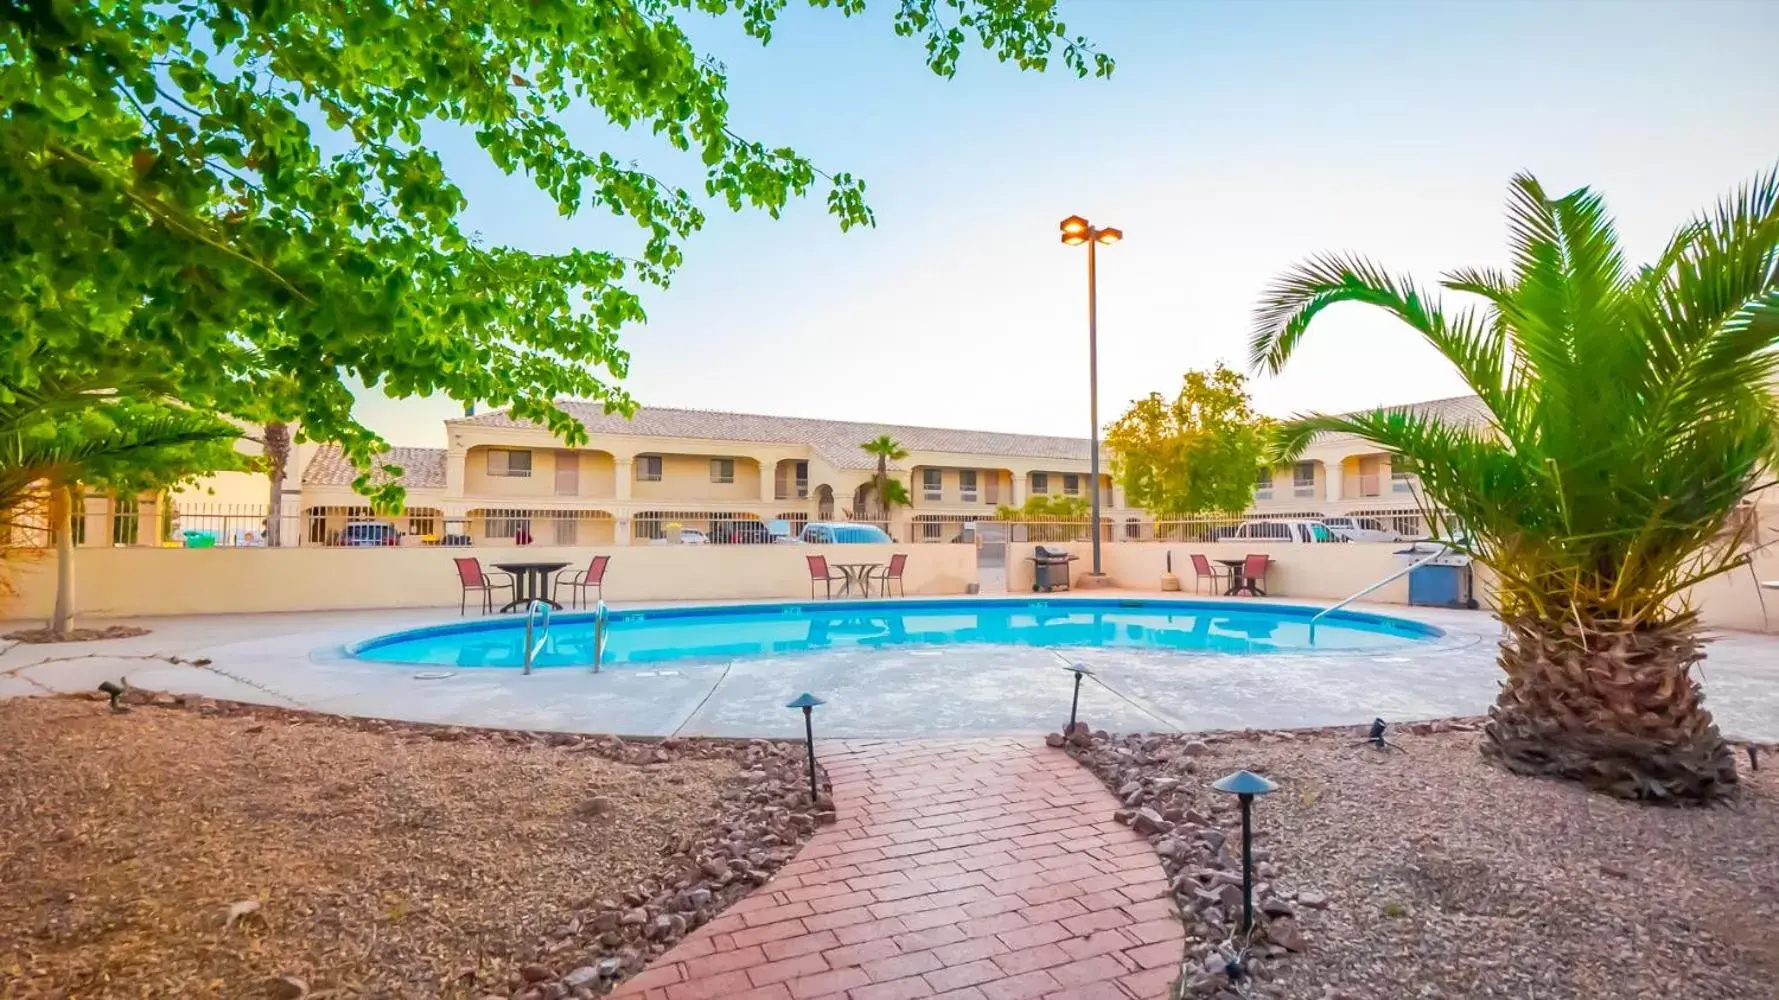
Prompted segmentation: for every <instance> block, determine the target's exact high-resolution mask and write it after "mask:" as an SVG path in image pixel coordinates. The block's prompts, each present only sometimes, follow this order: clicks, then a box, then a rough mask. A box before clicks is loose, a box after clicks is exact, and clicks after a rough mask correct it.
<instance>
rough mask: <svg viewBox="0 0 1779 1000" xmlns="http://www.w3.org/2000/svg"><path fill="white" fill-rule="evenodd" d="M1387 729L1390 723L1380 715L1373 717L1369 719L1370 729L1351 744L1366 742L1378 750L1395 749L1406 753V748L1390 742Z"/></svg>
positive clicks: (1362, 744) (1360, 744)
mask: <svg viewBox="0 0 1779 1000" xmlns="http://www.w3.org/2000/svg"><path fill="white" fill-rule="evenodd" d="M1389 729H1390V724H1389V723H1387V722H1385V721H1384V720H1383V719H1382V718H1381V717H1380V718H1376V719H1373V720H1371V731H1370V732H1369V733H1367V734H1366V736H1365V738H1364V739H1362V740H1360V741H1359V742H1357V743H1355V744H1353V745H1354V746H1356V747H1362V746H1365V745H1366V744H1370V745H1371V746H1372V747H1374V748H1376V749H1378V750H1395V751H1397V752H1398V753H1407V752H1408V751H1407V750H1404V749H1402V748H1401V747H1399V746H1397V745H1396V744H1394V743H1391V742H1390V737H1389Z"/></svg>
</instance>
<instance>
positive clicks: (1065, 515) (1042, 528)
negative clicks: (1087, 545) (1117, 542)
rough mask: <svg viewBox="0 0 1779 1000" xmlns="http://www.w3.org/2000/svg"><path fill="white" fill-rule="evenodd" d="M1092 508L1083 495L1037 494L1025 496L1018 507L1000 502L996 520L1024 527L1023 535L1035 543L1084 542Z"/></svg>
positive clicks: (996, 511)
mask: <svg viewBox="0 0 1779 1000" xmlns="http://www.w3.org/2000/svg"><path fill="white" fill-rule="evenodd" d="M1092 517H1093V509H1092V507H1091V505H1090V503H1089V501H1088V499H1087V498H1086V497H1071V496H1051V495H1038V496H1030V497H1026V499H1025V502H1024V503H1022V504H1020V505H1019V506H1017V507H1010V506H1008V505H1007V504H1001V505H1000V506H999V507H996V508H995V519H996V520H1000V521H1011V522H1014V523H1017V524H1024V525H1025V526H1026V529H1025V530H1026V538H1027V539H1028V540H1030V541H1034V542H1066V541H1070V540H1078V541H1085V540H1087V538H1088V537H1089V536H1088V530H1089V529H1088V521H1089V520H1091V519H1092Z"/></svg>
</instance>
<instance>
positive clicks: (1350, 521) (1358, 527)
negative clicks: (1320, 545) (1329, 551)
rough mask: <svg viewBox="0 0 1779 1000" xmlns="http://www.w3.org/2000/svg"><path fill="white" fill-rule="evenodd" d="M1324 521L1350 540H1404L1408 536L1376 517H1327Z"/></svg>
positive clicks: (1339, 535)
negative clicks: (1395, 530)
mask: <svg viewBox="0 0 1779 1000" xmlns="http://www.w3.org/2000/svg"><path fill="white" fill-rule="evenodd" d="M1322 523H1323V524H1326V525H1328V530H1329V531H1332V532H1334V533H1335V535H1336V536H1338V537H1339V538H1341V539H1342V540H1343V541H1348V542H1403V541H1407V539H1406V538H1404V537H1403V536H1401V535H1399V534H1397V533H1396V532H1394V531H1391V530H1390V529H1389V527H1387V526H1386V525H1385V524H1384V522H1382V521H1380V520H1378V519H1377V518H1375V517H1325V518H1323V519H1322Z"/></svg>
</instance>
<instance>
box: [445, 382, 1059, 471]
mask: <svg viewBox="0 0 1779 1000" xmlns="http://www.w3.org/2000/svg"><path fill="white" fill-rule="evenodd" d="M556 405H558V406H560V407H562V408H563V409H564V410H566V411H568V412H569V413H571V414H573V415H574V416H575V418H576V419H578V420H580V421H581V423H583V424H585V425H586V426H587V432H588V433H589V434H592V435H593V436H594V437H599V436H600V435H623V436H628V437H665V438H696V439H702V440H706V441H748V442H753V443H756V444H802V445H808V446H810V447H811V448H812V449H814V451H815V452H816V454H817V455H819V456H820V457H821V458H822V459H823V460H825V461H827V462H828V463H829V464H830V465H832V466H834V467H835V468H837V469H874V468H876V467H877V460H876V459H875V458H872V457H871V456H870V455H867V454H865V452H864V451H863V450H861V449H860V448H859V445H861V444H863V443H864V442H866V441H869V440H871V439H872V438H875V437H877V436H879V435H882V434H888V435H889V436H890V437H893V438H895V439H896V440H897V441H899V442H901V444H902V447H904V448H906V449H908V450H909V451H924V452H948V453H954V454H963V455H1001V456H1006V457H1009V458H1063V459H1075V460H1077V461H1082V462H1085V461H1086V460H1087V458H1088V453H1087V439H1086V438H1068V437H1046V436H1043V435H1037V434H1003V433H999V432H995V431H967V430H951V429H946V428H941V427H912V426H909V425H906V424H869V423H856V422H853V421H848V420H813V419H809V418H806V417H771V416H764V415H761V414H757V413H723V412H720V411H716V410H676V409H671V408H668V407H658V406H645V407H642V408H640V409H638V410H637V411H636V417H635V418H634V419H631V420H626V419H624V418H623V417H622V416H619V415H617V414H607V413H606V412H605V411H604V409H603V408H602V407H601V406H600V405H599V404H597V403H588V402H584V401H581V400H574V399H563V400H557V403H556ZM445 422H446V423H447V424H478V425H482V426H492V427H532V426H536V425H534V424H531V423H530V422H528V421H519V420H514V419H513V418H512V417H510V416H508V414H507V412H506V411H505V410H492V411H490V412H488V413H480V414H477V415H476V416H473V417H461V418H457V419H452V420H447V421H445ZM890 467H891V468H898V466H896V465H895V464H894V463H891V466H890Z"/></svg>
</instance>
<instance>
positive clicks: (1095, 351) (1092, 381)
mask: <svg viewBox="0 0 1779 1000" xmlns="http://www.w3.org/2000/svg"><path fill="white" fill-rule="evenodd" d="M1059 228H1060V229H1061V230H1062V241H1063V242H1064V243H1065V244H1067V245H1069V246H1072V247H1078V246H1080V245H1081V244H1083V243H1085V244H1087V413H1088V420H1089V423H1090V425H1091V429H1090V433H1089V437H1088V441H1089V443H1088V462H1089V469H1090V470H1091V471H1090V472H1089V478H1090V483H1089V485H1090V487H1091V489H1092V491H1093V494H1092V496H1093V505H1092V515H1091V516H1092V519H1093V520H1092V531H1093V574H1092V575H1093V577H1094V582H1095V583H1098V582H1100V581H1099V579H1098V578H1099V577H1101V576H1103V575H1104V574H1103V573H1102V572H1101V570H1100V347H1099V289H1098V282H1097V280H1096V278H1095V273H1094V248H1095V247H1099V246H1111V245H1112V244H1114V243H1116V242H1118V241H1119V240H1121V239H1123V238H1124V231H1123V230H1121V229H1115V228H1113V227H1111V226H1105V227H1102V228H1096V227H1095V226H1094V225H1093V223H1091V222H1088V221H1087V220H1086V219H1083V218H1082V217H1081V216H1079V215H1071V216H1069V217H1068V218H1066V219H1064V220H1062V224H1061V226H1060V227H1059Z"/></svg>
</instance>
